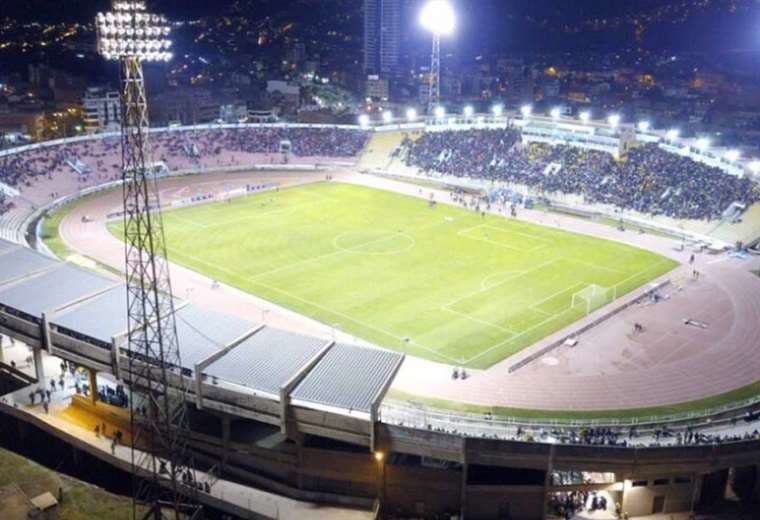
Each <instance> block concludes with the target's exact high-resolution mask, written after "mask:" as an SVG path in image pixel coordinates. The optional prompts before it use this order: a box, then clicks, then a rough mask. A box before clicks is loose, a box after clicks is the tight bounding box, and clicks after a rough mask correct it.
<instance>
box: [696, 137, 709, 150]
mask: <svg viewBox="0 0 760 520" xmlns="http://www.w3.org/2000/svg"><path fill="white" fill-rule="evenodd" d="M696 145H697V148H698V149H699V150H701V151H703V152H704V151H705V150H707V149H708V148H710V140H709V139H708V138H707V137H701V138H699V139H697V143H696Z"/></svg>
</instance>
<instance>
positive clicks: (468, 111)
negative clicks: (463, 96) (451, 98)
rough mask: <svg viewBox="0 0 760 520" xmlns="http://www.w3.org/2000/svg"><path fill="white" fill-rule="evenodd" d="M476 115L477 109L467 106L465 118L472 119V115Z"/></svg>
mask: <svg viewBox="0 0 760 520" xmlns="http://www.w3.org/2000/svg"><path fill="white" fill-rule="evenodd" d="M474 113H475V109H474V108H472V105H467V106H466V107H464V117H468V118H469V117H472V115H473V114H474Z"/></svg>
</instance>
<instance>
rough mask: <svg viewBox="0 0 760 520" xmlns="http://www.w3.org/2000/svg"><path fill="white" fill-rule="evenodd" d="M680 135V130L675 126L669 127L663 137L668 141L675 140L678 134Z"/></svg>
mask: <svg viewBox="0 0 760 520" xmlns="http://www.w3.org/2000/svg"><path fill="white" fill-rule="evenodd" d="M679 135H681V131H680V130H678V129H677V128H671V129H670V130H668V132H667V133H666V134H665V137H667V138H668V141H675V140H676V139H678V136H679Z"/></svg>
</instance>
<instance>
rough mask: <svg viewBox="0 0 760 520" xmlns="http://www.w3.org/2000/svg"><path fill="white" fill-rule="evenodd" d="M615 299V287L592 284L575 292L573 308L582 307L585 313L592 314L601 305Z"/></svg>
mask: <svg viewBox="0 0 760 520" xmlns="http://www.w3.org/2000/svg"><path fill="white" fill-rule="evenodd" d="M614 299H615V290H614V288H612V287H602V286H601V285H596V284H591V285H587V286H586V287H584V288H583V289H581V290H580V291H577V292H575V293H573V299H572V308H573V309H575V308H580V309H583V312H584V313H585V314H591V313H592V312H594V311H595V310H597V309H599V308H600V307H603V306H605V305H607V304H608V303H611V302H612V301H613V300H614Z"/></svg>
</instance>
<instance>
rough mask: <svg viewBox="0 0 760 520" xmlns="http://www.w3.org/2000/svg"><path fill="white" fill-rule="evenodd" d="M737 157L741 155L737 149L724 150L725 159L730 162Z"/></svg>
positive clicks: (734, 160)
mask: <svg viewBox="0 0 760 520" xmlns="http://www.w3.org/2000/svg"><path fill="white" fill-rule="evenodd" d="M739 157H741V152H740V151H739V150H736V149H734V150H729V151H728V152H726V159H728V160H729V161H731V162H736V161H738V160H739Z"/></svg>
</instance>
